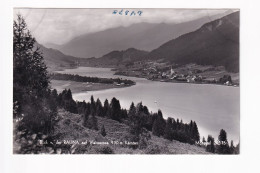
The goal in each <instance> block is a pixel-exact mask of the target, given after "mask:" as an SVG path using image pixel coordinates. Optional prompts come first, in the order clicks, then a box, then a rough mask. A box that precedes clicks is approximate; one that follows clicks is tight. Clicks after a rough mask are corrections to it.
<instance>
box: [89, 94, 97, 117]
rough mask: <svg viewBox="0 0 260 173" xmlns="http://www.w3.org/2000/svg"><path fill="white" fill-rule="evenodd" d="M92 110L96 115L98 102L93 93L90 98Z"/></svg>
mask: <svg viewBox="0 0 260 173" xmlns="http://www.w3.org/2000/svg"><path fill="white" fill-rule="evenodd" d="M90 110H91V114H92V115H95V114H96V102H95V100H94V97H93V95H92V96H91V98H90Z"/></svg>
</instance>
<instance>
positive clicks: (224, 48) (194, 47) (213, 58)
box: [147, 12, 239, 72]
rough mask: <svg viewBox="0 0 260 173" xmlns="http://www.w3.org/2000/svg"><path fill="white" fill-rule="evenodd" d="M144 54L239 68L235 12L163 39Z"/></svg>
mask: <svg viewBox="0 0 260 173" xmlns="http://www.w3.org/2000/svg"><path fill="white" fill-rule="evenodd" d="M147 58H148V59H165V60H167V61H170V62H173V63H179V64H187V63H197V64H200V65H216V66H221V65H222V66H225V68H226V70H228V71H231V72H239V12H235V13H232V14H230V15H227V16H225V17H223V18H221V19H217V20H215V21H213V22H209V23H206V24H204V25H203V26H202V27H201V28H199V29H198V30H196V31H194V32H191V33H188V34H184V35H182V36H180V37H178V38H176V39H173V40H171V41H169V42H166V43H165V44H163V45H162V46H160V47H159V48H157V49H155V50H153V51H152V52H151V53H149V55H148V56H147Z"/></svg>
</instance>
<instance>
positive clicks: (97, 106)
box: [96, 99, 104, 117]
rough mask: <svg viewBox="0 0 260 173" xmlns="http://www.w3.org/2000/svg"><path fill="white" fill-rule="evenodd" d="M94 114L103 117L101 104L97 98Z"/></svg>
mask: <svg viewBox="0 0 260 173" xmlns="http://www.w3.org/2000/svg"><path fill="white" fill-rule="evenodd" d="M96 115H97V116H100V117H104V111H103V106H102V103H101V101H100V100H99V99H97V102H96Z"/></svg>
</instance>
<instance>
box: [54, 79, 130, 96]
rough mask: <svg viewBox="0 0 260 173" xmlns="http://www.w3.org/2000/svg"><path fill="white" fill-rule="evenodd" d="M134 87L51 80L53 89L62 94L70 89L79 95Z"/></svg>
mask: <svg viewBox="0 0 260 173" xmlns="http://www.w3.org/2000/svg"><path fill="white" fill-rule="evenodd" d="M130 86H132V85H120V86H118V85H115V84H104V83H90V82H75V81H70V80H51V87H52V89H56V90H57V91H58V92H62V91H63V90H64V89H70V90H71V91H72V92H73V93H79V92H84V91H86V92H87V91H98V90H105V89H111V88H124V87H130Z"/></svg>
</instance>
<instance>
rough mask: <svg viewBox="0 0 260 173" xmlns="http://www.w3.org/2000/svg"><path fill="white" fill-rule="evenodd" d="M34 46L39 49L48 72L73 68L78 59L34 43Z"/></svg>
mask: <svg viewBox="0 0 260 173" xmlns="http://www.w3.org/2000/svg"><path fill="white" fill-rule="evenodd" d="M36 46H37V47H39V48H40V51H41V52H42V54H43V57H44V62H45V63H46V65H47V67H48V71H55V70H61V69H63V68H72V67H75V66H76V64H77V62H78V60H79V58H76V57H73V56H69V55H65V54H63V53H62V52H60V51H58V50H55V49H52V48H46V47H45V46H43V45H41V44H39V43H36Z"/></svg>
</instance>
